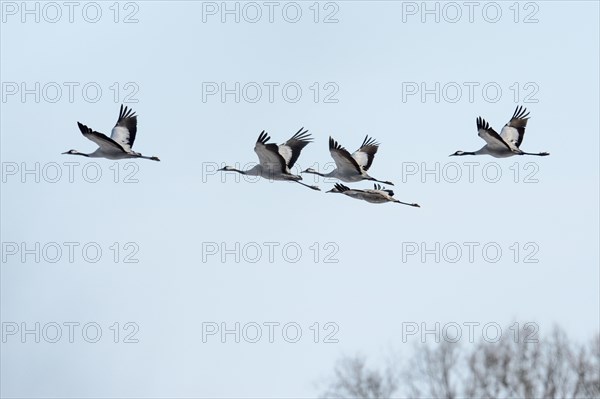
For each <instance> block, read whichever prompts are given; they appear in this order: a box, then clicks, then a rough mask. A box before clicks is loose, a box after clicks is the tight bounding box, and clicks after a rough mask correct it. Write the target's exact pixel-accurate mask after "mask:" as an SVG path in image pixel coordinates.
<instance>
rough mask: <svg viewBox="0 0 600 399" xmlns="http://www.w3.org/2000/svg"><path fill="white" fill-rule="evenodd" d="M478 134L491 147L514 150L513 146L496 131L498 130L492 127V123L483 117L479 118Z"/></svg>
mask: <svg viewBox="0 0 600 399" xmlns="http://www.w3.org/2000/svg"><path fill="white" fill-rule="evenodd" d="M477 134H478V135H479V137H481V138H482V139H484V140H485V142H486V143H487V145H488V146H489V147H491V148H496V149H509V150H511V151H512V148H511V147H510V146H509V145H508V144H506V142H505V141H504V140H502V137H500V135H499V134H498V133H496V131H495V130H494V129H492V128H491V127H490V124H489V123H487V122H486V121H485V120H484V119H483V118H482V117H478V118H477Z"/></svg>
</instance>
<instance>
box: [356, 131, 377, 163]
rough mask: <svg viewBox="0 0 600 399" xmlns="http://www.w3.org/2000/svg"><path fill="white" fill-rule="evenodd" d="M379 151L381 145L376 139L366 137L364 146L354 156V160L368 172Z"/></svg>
mask: <svg viewBox="0 0 600 399" xmlns="http://www.w3.org/2000/svg"><path fill="white" fill-rule="evenodd" d="M378 149H379V143H377V142H376V141H375V139H373V138H371V137H369V136H368V135H367V136H365V139H364V140H363V143H362V145H361V146H360V148H359V149H358V150H356V151H355V152H354V154H352V158H354V159H355V160H356V163H357V164H358V165H359V166H360V167H361V168H362V169H363V170H364V171H367V170H369V168H370V167H371V164H372V163H373V158H374V157H375V154H376V153H377V150H378Z"/></svg>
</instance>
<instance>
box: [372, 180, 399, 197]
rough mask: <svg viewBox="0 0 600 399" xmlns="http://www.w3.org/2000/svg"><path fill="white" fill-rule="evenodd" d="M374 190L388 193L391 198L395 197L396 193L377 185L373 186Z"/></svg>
mask: <svg viewBox="0 0 600 399" xmlns="http://www.w3.org/2000/svg"><path fill="white" fill-rule="evenodd" d="M373 189H374V191H383V192H384V193H387V194H388V195H389V196H390V197H393V196H394V192H393V191H392V190H387V189H386V188H385V187H383V186H381V185H379V184H377V183H375V184H373Z"/></svg>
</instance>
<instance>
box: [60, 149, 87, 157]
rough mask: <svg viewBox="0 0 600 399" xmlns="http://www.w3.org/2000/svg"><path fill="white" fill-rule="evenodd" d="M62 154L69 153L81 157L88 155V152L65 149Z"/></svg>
mask: <svg viewBox="0 0 600 399" xmlns="http://www.w3.org/2000/svg"><path fill="white" fill-rule="evenodd" d="M63 154H69V155H81V156H82V157H89V156H90V155H89V154H84V153H83V152H79V151H77V150H69V151H65V152H63Z"/></svg>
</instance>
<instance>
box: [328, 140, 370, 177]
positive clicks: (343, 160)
mask: <svg viewBox="0 0 600 399" xmlns="http://www.w3.org/2000/svg"><path fill="white" fill-rule="evenodd" d="M329 153H330V154H331V157H332V158H333V160H334V161H335V165H336V167H337V169H338V170H339V171H340V172H341V173H342V174H343V173H345V172H347V174H354V173H358V174H361V173H362V170H361V169H360V165H359V164H358V162H356V159H354V158H353V157H352V155H350V153H349V152H348V150H346V149H345V148H344V147H342V146H341V145H339V144H338V142H337V141H335V140H334V139H333V138H332V137H331V136H330V137H329Z"/></svg>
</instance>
